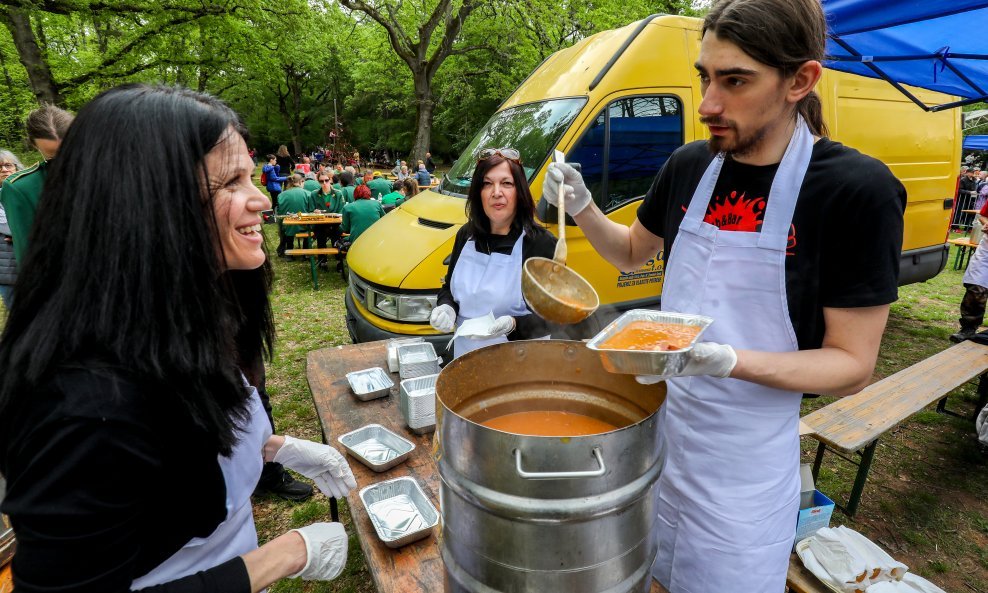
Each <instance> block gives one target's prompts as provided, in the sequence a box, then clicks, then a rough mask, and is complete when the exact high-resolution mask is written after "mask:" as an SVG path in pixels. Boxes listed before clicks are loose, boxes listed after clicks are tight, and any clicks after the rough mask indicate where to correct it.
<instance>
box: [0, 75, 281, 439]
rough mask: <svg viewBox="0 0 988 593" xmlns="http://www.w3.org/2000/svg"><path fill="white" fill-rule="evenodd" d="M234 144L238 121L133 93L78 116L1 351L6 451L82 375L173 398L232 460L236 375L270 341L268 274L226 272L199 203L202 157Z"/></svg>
mask: <svg viewBox="0 0 988 593" xmlns="http://www.w3.org/2000/svg"><path fill="white" fill-rule="evenodd" d="M231 128H232V129H233V130H236V131H237V133H240V134H241V135H244V133H245V132H244V130H243V128H242V127H241V125H240V121H239V119H238V117H237V115H236V114H235V113H234V112H233V111H232V110H231V109H230V108H229V107H227V106H226V105H225V104H223V103H222V102H221V101H219V100H218V99H216V98H213V97H211V96H209V95H205V94H200V93H196V92H193V91H190V90H188V89H183V88H178V87H164V86H147V85H137V84H130V85H124V86H121V87H117V88H114V89H111V90H109V91H106V92H103V93H102V94H100V95H99V96H98V97H96V98H95V99H93V101H92V102H90V103H89V104H88V105H86V106H85V107H83V109H82V110H81V111H80V112H79V115H78V117H77V118H76V120H75V122H74V123H73V124H72V126H71V127H70V128H69V131H68V133H67V134H66V136H65V138H64V141H63V144H62V146H61V149H60V151H59V157H58V159H56V160H55V161H54V162H53V165H52V167H51V169H50V172H49V175H48V178H47V181H46V183H45V187H44V191H43V193H42V196H41V201H40V203H39V206H38V212H37V220H43V221H44V225H39V226H40V227H41V229H42V230H43V232H44V241H40V240H34V241H32V242H31V246H30V248H29V250H28V253H27V256H26V258H25V261H24V262H23V266H22V268H21V270H20V274H19V277H18V280H17V284H16V286H15V288H14V292H15V294H16V296H15V297H14V299H13V302H12V308H11V309H10V312H9V316H8V319H7V325H6V328H5V330H4V332H3V335H2V338H0V419H2V421H0V444H2V445H9V443H3V440H4V438H5V436H4V433H6V432H7V431H6V430H2V425H3V424H6V423H7V422H8V421H9V422H14V421H16V416H17V410H18V408H19V407H20V405H21V404H24V403H26V402H29V401H30V399H31V395H32V390H34V389H36V388H38V387H40V386H42V385H43V384H44V383H45V382H46V381H48V380H50V378H51V377H52V376H53V375H54V374H55V373H56V372H57V371H58V370H59V369H62V368H66V367H73V366H85V367H87V368H105V369H111V370H115V371H116V372H119V373H122V374H125V375H126V376H127V377H130V378H133V379H134V380H135V381H138V382H140V383H143V384H147V385H150V386H154V387H159V386H164V387H165V388H166V389H165V390H166V391H167V392H170V393H171V394H173V397H174V398H175V401H176V403H177V404H178V405H179V406H181V407H183V408H184V409H185V410H187V413H188V415H189V417H190V418H192V419H193V421H194V422H196V423H197V424H198V425H199V426H200V427H202V428H203V429H204V431H205V432H206V434H208V435H211V437H212V438H213V439H215V441H214V443H215V446H216V449H217V451H219V452H220V453H222V454H224V455H228V454H229V453H230V452H231V450H232V447H233V445H234V444H235V443H236V441H237V438H238V427H239V426H242V425H243V424H244V423H243V420H244V419H245V418H246V417H247V413H248V410H247V402H248V395H249V392H248V391H247V389H246V388H245V385H244V383H243V378H242V376H241V370H240V369H241V368H248V367H252V366H253V367H256V363H257V361H258V360H260V359H261V358H262V357H263V356H264V355H265V354H267V356H268V357H270V354H271V349H272V344H273V340H274V329H273V323H272V316H271V309H270V305H269V302H268V289H269V287H270V275H271V270H270V267H269V266H268V265H267V264H265V265H264V266H262V267H261V268H259V269H256V270H248V271H227V270H226V265H225V262H224V261H223V256H222V253H223V251H222V248H221V246H220V241H219V236H218V231H217V221H216V217H215V215H214V212H213V204H212V196H211V195H209V193H208V191H207V190H206V189H205V188H208V187H210V185H209V179H208V171H207V170H206V168H205V165H204V157H205V156H206V154H207V153H208V152H210V151H211V150H212V149H213V148H214V147H215V146H216V145H217V144H218V143H219V142H220V141H221V140H223V139H224V138H225V137H226V135H227V134H228V133H229V131H230V130H231ZM135 155H140V158H134V156H135ZM107 163H114V164H115V166H114V167H107V166H106V164H107ZM38 238H40V237H38ZM262 368H263V367H262ZM150 392H151V391H150V390H149V393H150Z"/></svg>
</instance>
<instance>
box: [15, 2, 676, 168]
mask: <svg viewBox="0 0 988 593" xmlns="http://www.w3.org/2000/svg"><path fill="white" fill-rule="evenodd" d="M688 10H689V1H688V0H663V1H660V2H656V1H648V0H596V1H594V2H585V1H584V2H576V1H572V0H561V1H559V0H490V1H485V2H480V1H479V0H414V1H408V0H222V1H220V0H161V1H156V0H0V21H2V22H3V25H4V27H2V28H0V70H2V74H3V76H4V78H5V80H4V82H5V84H4V85H3V89H2V90H0V146H4V147H13V146H17V145H19V143H20V141H21V136H22V133H21V130H20V122H21V121H22V120H23V117H24V115H25V114H26V113H27V112H28V111H30V110H31V109H33V108H34V107H35V106H36V105H37V103H38V101H51V102H55V103H58V104H61V105H63V106H66V107H68V108H70V109H78V108H79V107H80V106H81V105H82V104H84V103H85V102H86V101H88V100H89V99H91V98H92V97H93V96H95V95H96V94H97V93H98V92H99V91H101V90H103V89H106V88H109V87H111V86H115V85H117V84H120V83H123V82H130V81H145V82H161V83H165V84H181V85H184V86H188V87H190V88H194V89H198V90H201V91H206V92H210V93H212V94H215V95H218V96H220V97H221V98H223V99H224V100H226V101H227V102H229V103H230V104H231V106H233V107H234V108H235V109H237V110H238V111H239V112H240V113H241V115H242V116H243V117H244V119H245V121H246V122H247V123H248V125H249V126H250V128H251V130H252V133H253V136H254V143H255V144H257V146H258V148H260V149H261V150H268V149H270V148H273V147H276V146H277V145H279V144H287V145H289V147H290V149H293V150H295V151H301V150H303V149H306V148H310V147H312V146H315V145H326V146H333V145H334V144H335V145H336V147H337V148H338V149H340V150H343V149H347V150H349V149H351V148H353V149H359V150H361V151H363V152H366V151H368V150H371V149H375V150H383V149H388V150H389V151H390V153H391V155H392V156H397V155H401V156H403V157H405V156H408V157H410V156H413V155H414V156H415V157H420V156H422V155H424V152H425V151H426V150H429V149H431V150H432V152H433V153H434V154H435V155H437V156H439V157H440V158H443V157H445V158H447V159H448V158H451V157H453V156H455V155H456V153H457V152H458V151H459V150H461V149H462V148H463V147H464V146H465V145H466V143H467V142H469V140H470V138H471V136H472V135H473V134H474V133H475V132H476V130H477V129H478V128H479V127H480V126H481V125H483V123H484V122H485V121H486V120H487V119H488V118H489V117H490V115H491V114H492V113H493V111H494V110H495V109H496V108H497V106H498V105H499V104H500V103H501V102H502V101H503V100H504V99H505V98H506V97H507V96H508V95H509V94H510V93H511V91H512V90H514V88H515V87H516V86H517V85H518V84H519V83H520V82H521V80H523V79H524V78H525V77H526V76H527V75H528V74H529V73H530V72H531V71H532V69H534V68H535V67H536V66H537V65H538V64H539V63H540V62H541V61H542V60H543V59H544V58H545V57H546V56H548V55H550V54H551V53H553V52H554V51H556V50H558V49H561V48H563V47H566V46H568V45H570V44H572V43H574V42H575V41H577V40H579V39H582V38H584V37H586V36H588V35H592V34H593V33H596V32H598V31H601V30H604V29H608V28H613V27H616V26H621V25H624V24H627V23H629V22H631V21H633V20H637V19H640V18H644V17H645V16H647V15H648V14H651V13H655V12H687V11H688ZM334 103H335V110H334ZM334 111H335V114H336V119H335V120H334Z"/></svg>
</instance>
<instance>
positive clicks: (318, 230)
mask: <svg viewBox="0 0 988 593" xmlns="http://www.w3.org/2000/svg"><path fill="white" fill-rule="evenodd" d="M312 229H313V233H315V236H316V247H318V248H320V249H323V248H324V247H326V245H327V244H330V245H335V244H336V242H337V241H338V240H339V239H340V227H339V226H338V225H335V224H333V225H329V224H314V225H312ZM326 261H327V260H326V256H325V255H320V256H319V258H318V262H319V263H321V264H324V263H326Z"/></svg>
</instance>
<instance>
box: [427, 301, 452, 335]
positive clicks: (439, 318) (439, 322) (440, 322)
mask: <svg viewBox="0 0 988 593" xmlns="http://www.w3.org/2000/svg"><path fill="white" fill-rule="evenodd" d="M429 325H431V326H432V329H434V330H436V331H437V332H442V333H444V334H448V333H449V332H451V331H453V329H455V328H456V311H454V310H453V307H450V306H449V305H439V306H438V307H436V308H435V309H433V310H432V314H431V315H429Z"/></svg>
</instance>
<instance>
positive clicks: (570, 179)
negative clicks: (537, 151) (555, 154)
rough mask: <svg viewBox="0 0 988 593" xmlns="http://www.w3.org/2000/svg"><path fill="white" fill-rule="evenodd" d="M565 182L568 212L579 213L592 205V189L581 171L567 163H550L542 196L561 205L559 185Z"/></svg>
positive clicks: (554, 203)
mask: <svg viewBox="0 0 988 593" xmlns="http://www.w3.org/2000/svg"><path fill="white" fill-rule="evenodd" d="M560 184H563V187H564V191H565V194H564V196H565V198H564V199H565V200H566V212H567V213H568V214H571V215H572V214H579V213H580V212H582V211H583V209H584V208H586V207H587V206H589V205H590V200H591V197H590V190H588V189H587V184H585V183H584V182H583V176H582V175H580V172H579V171H577V170H576V169H574V168H573V167H571V166H570V165H569V164H567V163H549V169H548V170H547V171H546V173H545V180H544V181H543V182H542V197H543V198H545V199H546V201H547V202H549V203H550V204H552V205H553V206H557V207H558V206H559V204H558V202H559V185H560Z"/></svg>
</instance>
